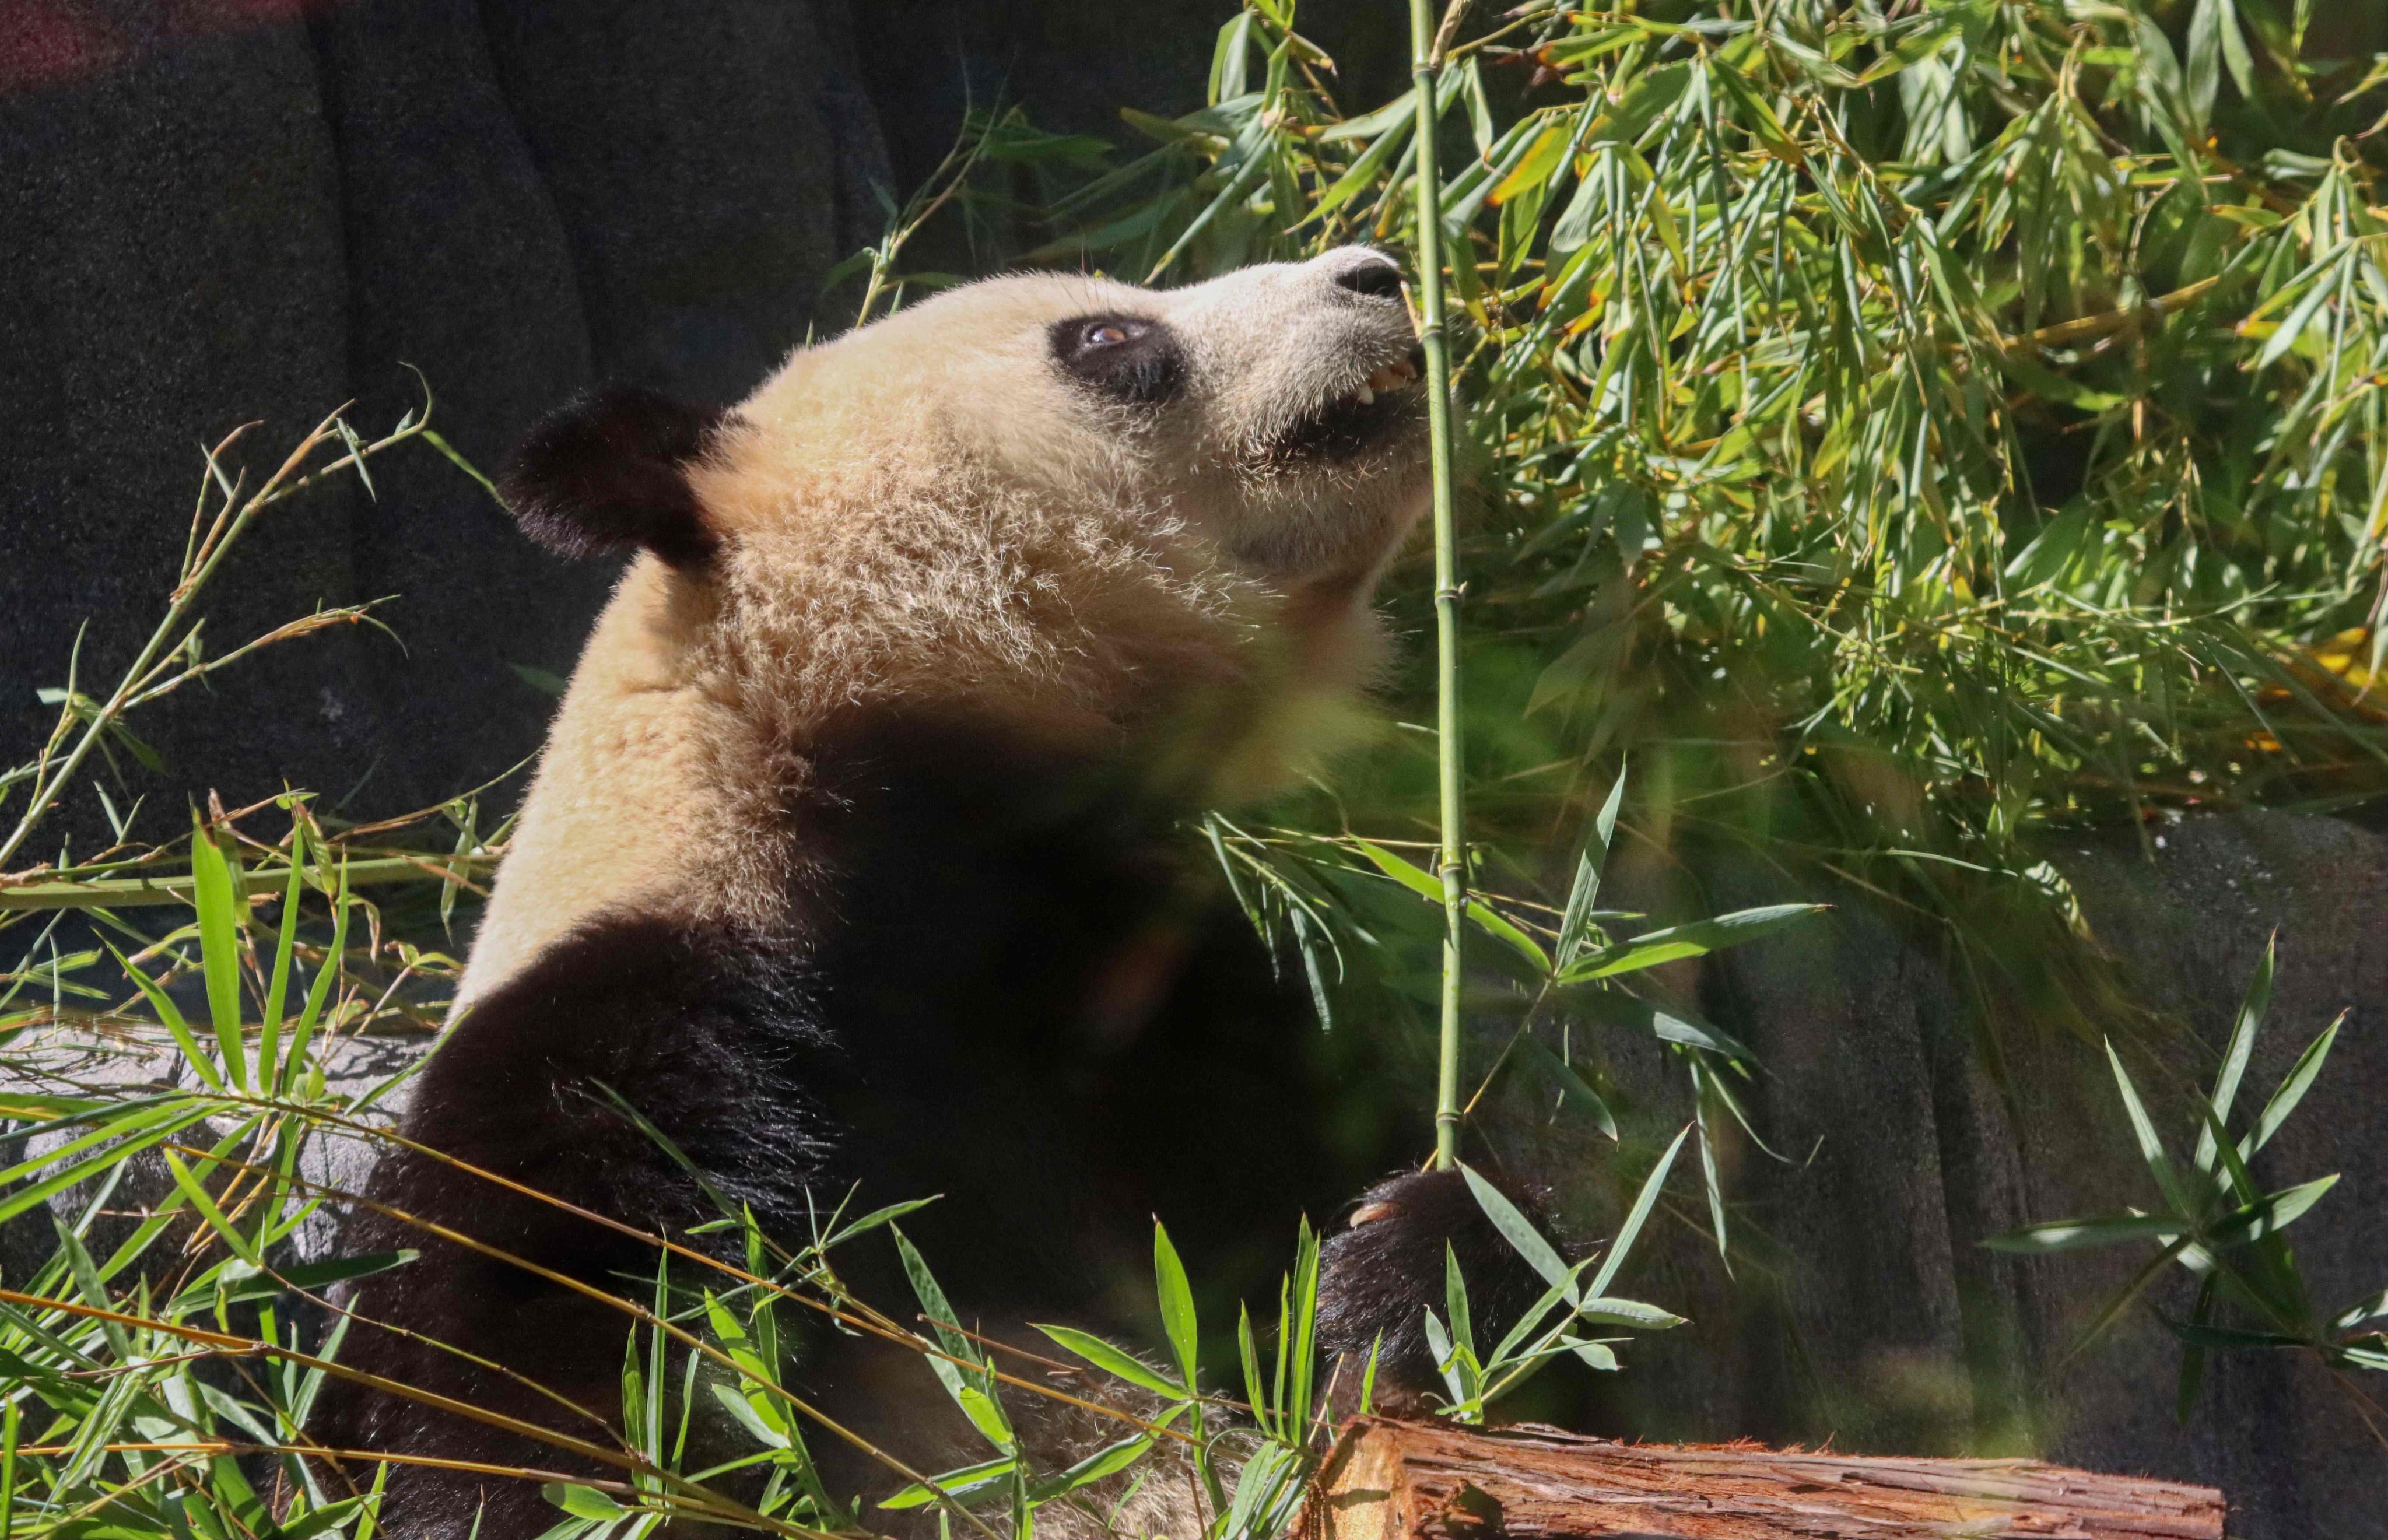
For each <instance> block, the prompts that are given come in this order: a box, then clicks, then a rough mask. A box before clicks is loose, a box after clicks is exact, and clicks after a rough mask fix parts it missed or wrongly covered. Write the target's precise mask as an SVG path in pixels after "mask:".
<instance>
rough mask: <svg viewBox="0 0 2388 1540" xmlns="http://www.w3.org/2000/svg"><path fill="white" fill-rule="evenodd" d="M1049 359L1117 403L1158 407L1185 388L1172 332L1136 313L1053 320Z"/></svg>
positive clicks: (1183, 369)
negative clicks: (1051, 351)
mask: <svg viewBox="0 0 2388 1540" xmlns="http://www.w3.org/2000/svg"><path fill="white" fill-rule="evenodd" d="M1052 339H1053V359H1054V362H1056V363H1059V364H1061V368H1062V370H1063V371H1064V372H1065V373H1067V374H1068V375H1069V376H1070V377H1071V378H1072V379H1074V380H1076V381H1077V382H1078V383H1079V384H1081V385H1083V386H1085V387H1086V388H1088V389H1090V390H1095V391H1098V392H1099V393H1101V394H1102V395H1104V396H1106V397H1108V398H1110V399H1111V400H1112V401H1123V402H1125V403H1127V404H1128V405H1131V406H1159V405H1161V404H1162V402H1164V401H1172V400H1174V399H1175V397H1176V395H1177V393H1178V392H1179V391H1180V390H1182V389H1184V388H1185V387H1186V355H1185V353H1184V351H1183V350H1181V349H1180V348H1179V347H1178V345H1177V337H1176V334H1175V333H1174V332H1172V331H1171V330H1170V329H1169V328H1168V327H1167V326H1165V325H1162V324H1161V323H1160V322H1158V321H1150V320H1147V319H1146V318H1144V317H1143V316H1138V315H1081V316H1076V317H1073V318H1072V319H1071V320H1068V321H1060V322H1056V323H1054V325H1053V330H1052Z"/></svg>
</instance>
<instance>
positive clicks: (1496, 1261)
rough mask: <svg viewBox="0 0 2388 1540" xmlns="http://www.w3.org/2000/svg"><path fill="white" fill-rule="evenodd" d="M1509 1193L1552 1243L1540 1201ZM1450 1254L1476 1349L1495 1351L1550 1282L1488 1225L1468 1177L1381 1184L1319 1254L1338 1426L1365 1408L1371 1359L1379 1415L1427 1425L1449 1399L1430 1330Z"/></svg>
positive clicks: (1323, 1332)
mask: <svg viewBox="0 0 2388 1540" xmlns="http://www.w3.org/2000/svg"><path fill="white" fill-rule="evenodd" d="M1503 1193H1504V1195H1505V1196H1506V1197H1508V1198H1509V1200H1510V1201H1511V1202H1512V1203H1516V1204H1517V1205H1518V1208H1519V1209H1520V1210H1521V1211H1523V1212H1524V1213H1525V1215H1526V1216H1527V1217H1528V1218H1529V1219H1531V1220H1533V1221H1534V1222H1535V1225H1536V1228H1543V1229H1544V1230H1545V1233H1547V1228H1546V1227H1544V1226H1543V1222H1542V1217H1541V1213H1540V1211H1541V1209H1542V1207H1543V1204H1542V1203H1540V1202H1539V1201H1538V1200H1537V1198H1536V1197H1535V1195H1532V1194H1528V1193H1522V1192H1519V1191H1518V1190H1514V1189H1511V1188H1509V1187H1507V1186H1504V1187H1503ZM1445 1247H1448V1248H1449V1249H1450V1251H1451V1252H1452V1253H1453V1254H1455V1255H1456V1256H1457V1257H1458V1259H1459V1273H1460V1277H1461V1278H1462V1279H1466V1280H1467V1301H1468V1314H1469V1316H1470V1317H1472V1320H1473V1323H1474V1336H1475V1339H1476V1341H1477V1343H1479V1344H1489V1343H1494V1342H1498V1341H1499V1340H1500V1339H1501V1336H1502V1334H1503V1333H1505V1332H1506V1331H1507V1330H1508V1329H1509V1328H1510V1326H1511V1325H1513V1324H1514V1323H1515V1322H1516V1321H1517V1319H1518V1317H1519V1316H1521V1315H1523V1314H1524V1313H1525V1312H1526V1311H1527V1310H1528V1309H1529V1308H1531V1306H1532V1305H1533V1303H1534V1302H1535V1301H1536V1300H1537V1299H1540V1298H1541V1297H1542V1294H1543V1287H1544V1286H1543V1280H1542V1279H1541V1278H1540V1277H1539V1276H1538V1275H1537V1274H1536V1273H1535V1272H1534V1270H1533V1269H1532V1268H1531V1266H1528V1265H1527V1263H1526V1260H1525V1258H1524V1257H1522V1256H1520V1255H1518V1252H1517V1249H1516V1248H1515V1247H1513V1246H1511V1245H1510V1244H1509V1242H1508V1241H1506V1240H1505V1239H1504V1238H1503V1237H1502V1235H1501V1232H1500V1231H1499V1230H1498V1229H1496V1228H1493V1221H1492V1220H1490V1219H1489V1218H1487V1217H1485V1215H1484V1210H1483V1209H1482V1207H1481V1206H1480V1205H1479V1204H1478V1203H1477V1202H1476V1195H1475V1193H1473V1192H1472V1191H1470V1190H1468V1186H1467V1178H1466V1177H1463V1176H1462V1175H1461V1174H1460V1173H1458V1172H1457V1171H1420V1172H1412V1173H1410V1174H1408V1175H1405V1176H1401V1177H1393V1178H1392V1179H1391V1180H1390V1181H1385V1182H1379V1183H1378V1185H1377V1186H1375V1187H1372V1188H1370V1189H1369V1190H1367V1191H1365V1192H1364V1193H1362V1194H1361V1195H1360V1197H1359V1199H1358V1201H1357V1202H1355V1203H1353V1206H1352V1209H1351V1212H1350V1214H1349V1215H1348V1216H1347V1217H1346V1219H1345V1220H1344V1222H1343V1224H1342V1225H1341V1226H1340V1228H1338V1229H1337V1230H1336V1231H1335V1233H1334V1234H1332V1235H1330V1236H1329V1237H1328V1238H1327V1241H1326V1243H1325V1244H1324V1245H1323V1246H1322V1247H1320V1249H1319V1279H1318V1343H1319V1346H1320V1347H1321V1349H1322V1350H1323V1351H1324V1352H1325V1354H1326V1355H1327V1361H1328V1362H1329V1364H1330V1365H1331V1366H1333V1370H1334V1374H1333V1380H1332V1385H1333V1389H1332V1391H1331V1393H1330V1399H1331V1403H1332V1408H1333V1411H1334V1414H1335V1415H1336V1416H1338V1417H1343V1416H1347V1415H1349V1414H1351V1413H1353V1412H1355V1411H1357V1410H1359V1409H1360V1392H1361V1386H1362V1383H1363V1381H1364V1380H1365V1378H1366V1372H1367V1365H1368V1357H1369V1355H1370V1353H1371V1351H1374V1353H1375V1354H1376V1359H1377V1373H1376V1379H1375V1381H1374V1389H1373V1394H1372V1395H1371V1396H1370V1405H1371V1406H1372V1408H1373V1409H1374V1410H1376V1411H1378V1412H1382V1413H1386V1414H1388V1415H1391V1416H1394V1417H1410V1416H1421V1415H1424V1414H1425V1413H1426V1411H1427V1410H1428V1409H1429V1396H1430V1395H1441V1394H1444V1386H1443V1381H1442V1372H1441V1370H1440V1368H1438V1366H1437V1365H1436V1362H1435V1356H1434V1352H1433V1350H1432V1349H1431V1348H1430V1347H1429V1346H1428V1345H1427V1339H1426V1329H1425V1319H1426V1312H1427V1311H1428V1310H1429V1309H1432V1310H1433V1311H1434V1313H1435V1314H1436V1315H1437V1316H1438V1317H1442V1316H1444V1315H1445V1313H1446V1305H1445V1288H1444V1263H1443V1254H1444V1249H1445ZM1445 1324H1446V1325H1448V1324H1449V1323H1448V1321H1446V1322H1445Z"/></svg>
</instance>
